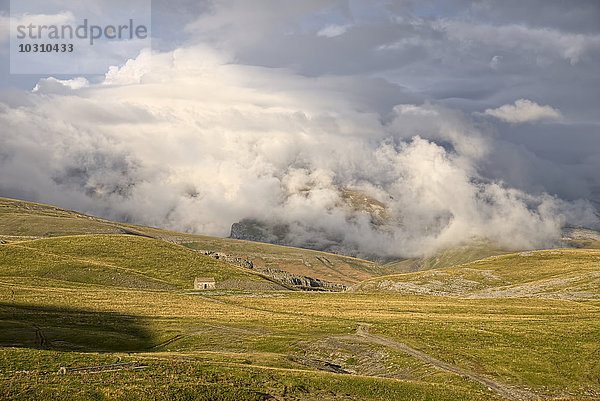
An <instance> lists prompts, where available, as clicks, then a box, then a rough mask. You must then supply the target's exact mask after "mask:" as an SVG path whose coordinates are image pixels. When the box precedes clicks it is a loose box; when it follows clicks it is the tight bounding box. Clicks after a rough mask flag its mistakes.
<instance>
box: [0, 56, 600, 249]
mask: <svg viewBox="0 0 600 401" xmlns="http://www.w3.org/2000/svg"><path fill="white" fill-rule="evenodd" d="M146 67H147V60H146V55H144V54H142V55H140V56H139V57H138V58H137V59H135V60H131V61H129V62H128V63H126V64H125V66H124V67H122V68H120V69H113V70H112V73H110V74H109V75H107V80H108V81H109V82H110V83H111V85H102V84H99V85H91V86H90V87H88V88H86V90H85V91H71V92H70V93H69V95H67V96H62V95H60V94H57V95H56V96H52V97H49V96H40V95H39V94H38V93H32V94H29V95H28V97H29V99H28V101H27V102H23V103H22V104H19V105H18V106H15V107H11V106H8V105H6V104H1V105H0V125H1V126H2V127H3V130H2V134H1V135H2V144H3V146H2V148H1V149H0V170H1V171H2V174H1V175H0V193H3V194H6V195H14V194H23V193H26V194H29V195H28V197H30V198H34V199H36V200H39V201H44V202H50V203H57V204H60V205H61V206H64V207H72V208H76V209H78V210H83V211H87V212H90V213H93V214H99V215H102V216H105V217H109V218H116V219H123V220H128V221H133V222H137V223H143V224H148V225H154V226H161V227H166V228H170V229H175V230H179V231H188V232H196V233H204V234H213V235H228V234H229V229H230V227H231V224H232V223H234V222H237V221H239V220H241V219H243V218H256V219H259V220H265V221H269V222H279V223H284V224H287V225H288V227H289V228H290V232H289V235H288V237H287V240H288V241H289V243H291V244H294V245H299V246H307V245H312V246H319V247H323V248H327V249H329V250H332V251H341V252H354V253H357V254H358V255H368V254H379V255H394V256H414V255H420V254H424V253H427V252H430V251H432V250H435V249H438V248H440V247H444V246H451V245H455V244H458V243H460V242H462V241H467V240H470V239H471V238H472V237H474V236H476V237H485V238H490V239H492V240H495V241H497V242H499V243H500V244H502V245H506V246H513V247H516V248H519V247H541V246H548V245H551V244H552V243H553V241H554V240H556V239H557V238H558V237H559V236H560V227H561V226H562V225H563V224H565V223H567V222H569V223H571V224H593V223H597V219H596V218H595V217H594V214H593V208H592V207H591V206H590V205H589V204H587V203H585V202H581V203H570V202H565V201H562V200H560V199H557V198H555V197H552V196H549V195H547V194H544V193H538V194H535V195H532V194H529V193H527V192H526V191H523V190H518V189H515V188H510V187H507V186H505V185H502V184H500V183H498V182H494V181H492V180H489V179H486V178H485V177H482V176H481V175H480V173H479V171H480V166H481V164H482V163H484V162H485V161H486V160H487V155H489V154H490V152H492V151H494V150H495V146H494V142H493V140H492V139H491V138H489V137H487V136H486V135H485V133H483V132H481V131H480V130H479V129H478V128H477V126H476V125H475V124H474V123H473V122H472V121H470V120H469V118H468V117H466V116H465V115H463V114H462V113H460V112H458V111H454V110H449V109H446V108H442V107H439V106H435V105H430V104H424V105H414V104H404V105H399V106H398V107H396V108H395V109H394V111H393V112H392V113H391V115H390V116H389V118H388V119H386V121H385V122H384V121H382V119H381V118H380V116H379V115H378V114H376V113H369V112H364V111H363V108H362V107H361V105H360V104H359V103H357V102H355V101H354V100H353V99H352V98H349V97H348V96H347V94H346V93H343V92H340V91H339V90H338V91H336V90H329V89H328V88H330V87H334V88H339V87H338V86H336V85H331V84H330V83H329V82H328V80H329V79H334V78H326V77H319V78H310V77H304V76H301V75H296V74H294V73H292V72H289V71H285V70H275V69H270V68H264V67H251V66H243V65H235V64H231V63H229V62H226V61H223V60H220V59H219V57H218V55H216V54H215V53H214V52H212V51H209V50H206V49H205V48H201V47H194V48H182V49H177V50H176V51H173V52H170V53H164V54H156V55H153V57H152V68H151V69H150V70H148V69H146ZM56 81H58V80H56ZM49 82H52V83H57V82H55V81H53V80H46V81H44V83H45V84H48V83H49ZM334 82H337V81H334ZM58 83H60V82H58ZM60 84H61V85H63V84H62V83H60ZM63 86H64V85H63ZM67 86H68V85H67ZM40 143H43V144H44V146H43V147H41V146H40V145H39V144H40ZM342 188H350V189H355V190H359V191H363V192H365V193H366V194H368V195H371V196H373V197H375V198H376V199H378V200H380V201H382V202H384V203H385V204H387V206H388V213H389V215H390V220H389V223H388V224H387V225H386V226H385V227H383V228H377V227H375V226H373V225H372V224H371V222H370V220H369V218H368V216H366V215H365V214H364V213H360V212H357V211H355V210H353V209H351V208H348V207H346V206H344V202H343V201H342V200H341V197H340V193H339V190H340V189H342Z"/></svg>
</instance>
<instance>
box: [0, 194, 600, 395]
mask: <svg viewBox="0 0 600 401" xmlns="http://www.w3.org/2000/svg"><path fill="white" fill-rule="evenodd" d="M3 208H4V209H3ZM16 214H20V215H21V217H19V218H18V219H16V220H15V218H16V217H15V215H16ZM7 216H8V217H7ZM23 216H25V217H23ZM27 216H30V217H31V216H32V218H31V219H29V217H27ZM77 216H80V215H79V214H77V213H75V212H69V211H64V210H62V209H57V208H52V207H48V206H43V205H35V204H30V203H25V202H16V201H15V202H13V203H11V201H8V200H0V222H2V224H4V223H6V222H8V223H7V224H6V225H0V234H4V236H5V237H3V238H7V239H8V241H9V243H8V244H2V245H0V398H1V399H17V400H37V399H49V400H63V399H67V400H69V399H73V400H79V399H90V400H122V399H124V400H145V399H155V400H171V399H174V400H202V399H207V400H208V399H212V400H264V399H272V397H276V398H277V399H285V400H298V399H319V400H392V399H393V400H487V399H489V400H495V399H500V397H499V396H498V395H497V394H496V393H494V392H493V391H491V390H489V389H487V388H485V387H484V386H482V385H480V384H479V383H476V382H474V381H471V380H468V379H465V378H463V377H460V376H458V375H456V374H453V373H450V372H447V371H442V370H439V369H436V368H435V367H433V366H432V365H430V364H428V363H426V362H424V361H422V360H420V359H417V358H415V357H412V356H409V355H407V354H405V353H403V352H401V351H400V350H398V349H394V348H393V347H389V346H383V345H379V344H373V343H369V342H364V341H362V340H361V339H360V338H358V337H356V336H355V333H356V329H357V327H358V326H359V325H360V324H362V323H368V324H370V326H369V332H370V333H372V334H375V335H379V336H383V337H386V338H389V339H391V340H394V341H396V342H400V343H404V344H407V345H409V346H411V347H413V348H415V349H417V350H420V351H422V352H424V353H426V354H428V355H430V356H432V357H434V358H437V359H439V360H441V361H444V362H446V363H449V364H451V365H454V366H457V367H460V368H462V369H465V370H468V371H470V372H474V373H476V374H479V375H483V376H485V377H487V378H490V379H493V380H496V381H498V382H500V383H504V384H507V385H510V386H515V387H517V388H519V389H522V390H527V391H529V392H532V393H534V394H536V395H538V396H539V397H542V398H543V397H548V398H556V397H559V398H560V399H568V400H583V399H598V398H600V362H599V361H600V341H598V339H599V338H600V298H596V297H595V296H594V294H598V293H600V283H599V281H598V276H599V274H598V272H599V270H600V251H597V250H553V251H540V252H526V253H520V254H511V255H504V256H495V257H491V258H487V259H484V260H481V261H478V262H473V263H469V264H465V265H461V266H456V267H452V268H446V269H436V270H431V271H426V272H419V273H411V274H403V275H392V276H386V277H382V278H377V279H373V280H368V281H366V282H364V283H363V284H361V285H359V286H358V287H357V288H356V290H360V291H366V292H346V293H304V292H293V291H281V292H276V291H256V290H254V291H248V290H239V289H238V290H236V289H222V288H221V289H218V290H214V291H203V292H193V291H189V290H187V288H190V287H191V285H192V282H193V278H194V277H196V276H212V277H215V278H216V279H217V283H226V284H227V283H229V284H232V286H233V287H235V285H234V284H236V283H237V284H238V287H237V288H243V286H241V285H239V284H240V283H246V284H247V283H251V284H253V285H255V286H256V288H261V286H271V285H272V283H271V282H270V281H268V280H267V279H265V278H263V277H262V276H260V275H256V274H253V273H252V272H251V271H248V270H244V269H241V268H237V267H235V266H231V265H229V264H226V263H223V262H221V261H218V260H214V259H212V258H209V257H206V256H203V255H201V254H200V253H198V252H196V251H194V250H193V249H189V248H197V249H206V250H215V251H220V252H225V253H229V254H238V255H240V256H243V257H244V256H245V257H251V258H255V260H257V263H258V264H260V263H264V266H268V267H278V266H286V267H287V268H290V269H292V268H294V266H297V265H298V266H299V265H302V266H304V267H302V268H301V269H309V268H310V269H312V271H314V272H317V273H318V274H321V275H323V276H326V275H327V274H331V275H337V276H335V277H337V279H339V280H348V281H350V280H358V279H359V278H360V277H361V276H360V275H361V274H365V275H367V276H369V277H371V275H376V274H378V273H377V272H378V271H379V272H381V271H383V270H378V269H379V267H378V266H377V265H375V264H370V262H364V261H359V260H355V259H351V258H343V257H337V256H336V255H329V254H324V253H320V252H312V251H305V250H298V249H295V248H286V247H278V246H271V245H267V244H254V243H249V242H246V241H235V240H223V239H217V238H211V237H201V236H190V235H187V234H179V233H171V232H167V231H162V230H159V229H153V228H145V227H139V226H130V225H122V224H119V223H112V222H107V221H103V220H101V219H95V218H88V217H77ZM11 219H12V220H11ZM44 219H48V220H44ZM73 219H75V220H76V219H81V224H80V223H74V222H73ZM88 224H89V225H88ZM115 227H116V229H117V230H122V231H121V232H120V233H119V232H118V231H117V232H112V231H110V230H112V229H114V228H115ZM105 229H106V230H107V232H105V233H99V232H94V231H93V230H100V231H101V230H105ZM19 230H21V231H19ZM77 230H80V231H77ZM74 231H77V232H74ZM125 231H129V232H136V233H138V234H144V235H147V236H151V237H154V238H146V237H142V236H132V235H123V232H125ZM67 234H77V235H67ZM30 237H44V238H39V239H29V240H25V239H28V238H30ZM45 237H50V238H45ZM160 239H166V240H169V241H175V242H178V243H185V244H186V245H187V247H184V246H181V245H177V244H174V243H171V242H166V241H161V240H160ZM450 256H451V255H447V257H446V258H445V260H446V261H449V260H450V259H452V258H451V257H450ZM323 258H326V259H323ZM337 258H339V259H337ZM440 260H441V259H440ZM438 262H440V261H438ZM319 264H320V265H319ZM299 269H300V267H299ZM369 269H371V270H369ZM387 271H391V270H387ZM358 272H362V273H358ZM381 283H384V284H385V285H384V286H381ZM222 286H224V285H223V284H222ZM386 286H387V287H386ZM394 286H395V287H394ZM392 290H394V291H395V292H394V291H392ZM411 291H412V292H413V293H412V294H411V293H410V292H411ZM427 294H430V295H427ZM431 294H437V295H435V296H434V295H431ZM441 295H443V296H441ZM550 298H556V299H550ZM570 299H574V300H576V301H573V300H570ZM127 361H139V362H140V363H142V364H144V365H147V367H145V368H143V369H139V370H123V371H116V372H101V373H79V374H78V373H68V374H65V375H58V374H56V372H57V371H58V370H59V368H60V367H71V368H75V367H85V366H93V365H99V364H110V363H116V362H127ZM325 363H329V364H333V365H337V366H339V367H340V368H341V369H343V370H345V371H347V372H351V373H352V374H339V373H331V372H327V371H323V370H319V369H322V366H324V365H325Z"/></svg>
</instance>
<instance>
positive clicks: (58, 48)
mask: <svg viewBox="0 0 600 401" xmlns="http://www.w3.org/2000/svg"><path fill="white" fill-rule="evenodd" d="M73 50H75V48H74V47H73V44H72V43H56V44H52V43H42V44H39V43H21V44H19V53H72V52H73Z"/></svg>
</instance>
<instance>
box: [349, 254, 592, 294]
mask: <svg viewBox="0 0 600 401" xmlns="http://www.w3.org/2000/svg"><path fill="white" fill-rule="evenodd" d="M353 290H354V291H383V292H396V293H402V294H430V295H442V296H463V297H465V296H468V297H540V298H561V299H600V250H591V249H590V250H588V249H585V250H584V249H557V250H546V251H535V252H520V253H514V254H510V255H503V256H493V257H489V258H487V259H484V260H481V261H477V262H472V263H467V264H464V265H461V266H455V267H449V268H444V269H436V270H430V271H425V272H418V273H409V274H399V275H391V276H385V277H379V278H376V279H372V280H368V281H365V282H364V283H361V284H359V285H357V286H355V287H354V288H353Z"/></svg>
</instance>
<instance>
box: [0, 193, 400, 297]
mask: <svg viewBox="0 0 600 401" xmlns="http://www.w3.org/2000/svg"><path fill="white" fill-rule="evenodd" d="M88 234H95V235H98V234H135V235H140V236H146V237H152V238H155V239H158V240H165V241H169V242H174V243H179V244H185V245H186V246H187V247H189V248H191V249H197V250H209V251H218V252H224V253H227V254H231V255H234V256H238V257H242V258H247V259H250V260H252V261H253V262H254V264H255V266H257V267H259V268H276V269H280V270H286V271H289V272H290V273H295V274H300V275H305V276H310V277H315V278H319V279H322V280H326V281H331V282H334V283H340V284H346V285H349V284H355V283H358V282H360V281H363V280H367V279H369V278H372V277H377V276H381V275H385V274H392V273H395V272H397V271H399V270H398V269H394V268H393V267H386V266H381V265H379V264H377V263H373V262H369V261H365V260H361V259H356V258H350V257H345V256H340V255H334V254H330V253H326V252H318V251H312V250H307V249H300V248H294V247H286V246H280V245H271V244H262V243H255V242H250V241H241V240H234V239H227V238H217V237H209V236H203V235H193V234H184V233H177V232H172V231H168V230H161V229H158V228H152V227H144V226H138V225H134V224H124V223H116V222H112V221H109V220H104V219H100V218H97V217H93V216H88V215H85V214H82V213H78V212H74V211H70V210H65V209H60V208H57V207H53V206H47V205H41V204H37V203H32V202H24V201H19V200H13V199H5V198H0V240H4V241H8V242H13V241H22V240H31V239H38V238H48V237H61V236H73V235H88Z"/></svg>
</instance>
